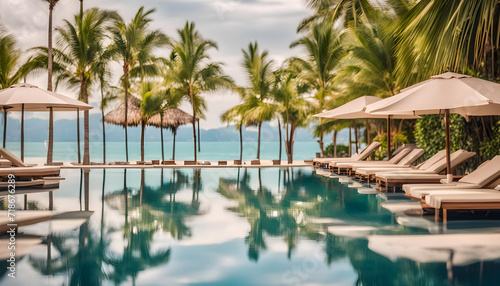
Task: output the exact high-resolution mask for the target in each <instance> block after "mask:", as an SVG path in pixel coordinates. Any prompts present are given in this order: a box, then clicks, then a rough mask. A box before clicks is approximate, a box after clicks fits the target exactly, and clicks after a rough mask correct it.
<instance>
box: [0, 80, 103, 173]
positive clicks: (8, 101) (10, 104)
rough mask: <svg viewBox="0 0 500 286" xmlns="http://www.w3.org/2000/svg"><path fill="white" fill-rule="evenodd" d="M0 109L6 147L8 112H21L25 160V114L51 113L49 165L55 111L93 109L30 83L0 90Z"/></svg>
mask: <svg viewBox="0 0 500 286" xmlns="http://www.w3.org/2000/svg"><path fill="white" fill-rule="evenodd" d="M0 108H1V109H2V110H3V111H4V118H5V120H4V139H3V140H4V147H5V135H6V130H7V111H21V159H22V160H24V112H25V111H30V112H38V111H49V112H50V117H49V146H48V152H47V164H51V163H52V150H53V143H54V142H53V140H54V139H53V134H54V133H53V132H54V116H53V112H54V111H75V110H90V109H92V108H93V107H92V106H91V105H89V104H86V103H84V102H81V101H79V100H76V99H73V98H69V97H67V96H64V95H61V94H58V93H55V92H52V91H47V90H44V89H41V88H38V87H37V86H35V85H31V84H28V83H22V84H15V85H13V86H11V87H9V88H5V89H2V90H0Z"/></svg>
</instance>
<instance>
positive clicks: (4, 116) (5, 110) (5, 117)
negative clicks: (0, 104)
mask: <svg viewBox="0 0 500 286" xmlns="http://www.w3.org/2000/svg"><path fill="white" fill-rule="evenodd" d="M6 137H7V109H5V108H4V110H3V148H5V142H6V139H7V138H6Z"/></svg>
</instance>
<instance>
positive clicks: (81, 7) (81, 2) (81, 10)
mask: <svg viewBox="0 0 500 286" xmlns="http://www.w3.org/2000/svg"><path fill="white" fill-rule="evenodd" d="M80 16H83V0H80ZM82 19H83V17H82Z"/></svg>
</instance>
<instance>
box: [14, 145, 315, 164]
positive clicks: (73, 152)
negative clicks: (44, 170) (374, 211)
mask: <svg viewBox="0 0 500 286" xmlns="http://www.w3.org/2000/svg"><path fill="white" fill-rule="evenodd" d="M25 144H26V145H25V156H26V157H46V156H47V153H46V146H45V143H44V142H26V143H25ZM164 144H165V146H164V150H165V160H170V159H171V158H172V147H173V146H172V143H171V142H165V143H164ZM6 147H7V149H8V150H10V151H12V152H13V153H14V154H16V155H17V156H20V154H21V152H20V150H21V147H20V143H19V142H7V146H6ZM80 147H81V148H82V151H81V156H83V142H82V144H81V146H80ZM175 149H176V150H175V159H176V160H192V159H193V143H192V142H177V143H176V145H175ZM77 150H78V148H77V146H76V142H54V160H55V161H69V162H75V161H76V160H77V159H78V155H77V154H78V151H77ZM144 150H145V151H144V153H145V154H144V156H145V159H146V160H155V159H156V160H158V159H161V143H160V142H146V143H145V148H144ZM102 151H103V150H102V143H101V142H91V143H90V160H91V161H94V162H102V158H103V157H102ZM281 151H282V152H281V153H282V154H281V157H282V160H286V158H287V157H286V151H285V145H284V144H283V146H282V150H281ZM316 152H320V150H319V145H318V143H316V142H295V145H294V160H304V159H312V158H313V157H314V156H315V153H316ZM239 157H240V143H239V142H201V152H199V153H198V160H209V161H217V160H234V159H239ZM278 157H279V143H278V142H262V143H261V159H263V160H274V159H278ZM82 158H83V157H82ZM255 158H257V142H244V143H243V160H252V159H255ZM140 159H141V145H140V143H139V142H129V160H130V161H138V160H140ZM106 160H107V161H108V162H109V161H125V143H123V142H108V143H107V144H106Z"/></svg>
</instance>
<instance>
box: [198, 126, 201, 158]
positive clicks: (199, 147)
mask: <svg viewBox="0 0 500 286" xmlns="http://www.w3.org/2000/svg"><path fill="white" fill-rule="evenodd" d="M200 137H201V136H200V120H199V119H198V152H201V142H200V140H201V138H200Z"/></svg>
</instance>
